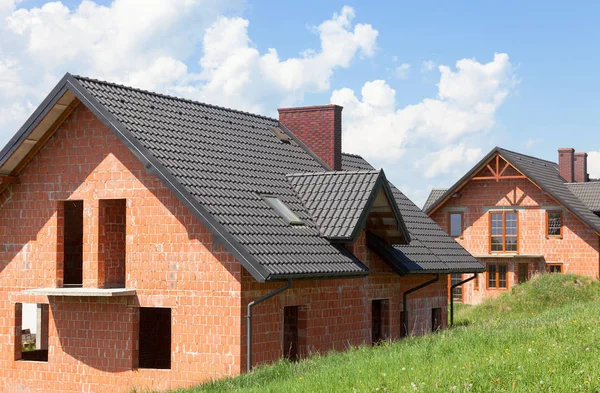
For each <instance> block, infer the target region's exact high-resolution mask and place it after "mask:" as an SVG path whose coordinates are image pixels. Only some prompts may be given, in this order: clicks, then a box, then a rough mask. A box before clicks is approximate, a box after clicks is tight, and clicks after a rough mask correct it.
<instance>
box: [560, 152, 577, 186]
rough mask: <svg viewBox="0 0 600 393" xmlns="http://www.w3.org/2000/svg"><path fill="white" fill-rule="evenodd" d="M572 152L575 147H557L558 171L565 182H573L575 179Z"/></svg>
mask: <svg viewBox="0 0 600 393" xmlns="http://www.w3.org/2000/svg"><path fill="white" fill-rule="evenodd" d="M574 154H575V149H572V148H562V149H558V173H559V174H560V175H561V176H562V177H563V178H564V179H565V180H566V181H567V183H573V181H574V179H575V170H574V167H573V161H574V160H573V158H574V157H573V156H574Z"/></svg>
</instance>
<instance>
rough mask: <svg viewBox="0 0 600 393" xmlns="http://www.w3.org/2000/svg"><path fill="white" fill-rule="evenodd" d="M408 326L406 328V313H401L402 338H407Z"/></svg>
mask: <svg viewBox="0 0 600 393" xmlns="http://www.w3.org/2000/svg"><path fill="white" fill-rule="evenodd" d="M407 328H408V326H404V311H400V338H403V337H406V331H407V330H408V329H407Z"/></svg>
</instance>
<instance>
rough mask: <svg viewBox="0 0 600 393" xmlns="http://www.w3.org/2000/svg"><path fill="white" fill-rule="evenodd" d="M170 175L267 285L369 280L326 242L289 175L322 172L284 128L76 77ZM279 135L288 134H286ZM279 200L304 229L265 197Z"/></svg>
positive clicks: (360, 266)
mask: <svg viewBox="0 0 600 393" xmlns="http://www.w3.org/2000/svg"><path fill="white" fill-rule="evenodd" d="M76 79H77V81H78V82H79V83H80V84H81V86H83V88H85V90H86V91H87V92H88V93H89V94H90V95H91V96H92V97H93V98H94V99H96V100H97V101H98V102H99V103H100V104H101V105H102V106H104V108H106V110H107V111H108V112H109V113H110V115H112V116H113V117H114V118H115V119H116V120H117V121H118V122H119V123H120V124H122V125H123V126H124V127H125V128H126V130H127V131H129V132H130V133H131V134H132V135H133V137H134V138H135V139H136V140H137V141H138V142H139V143H140V144H141V145H142V146H143V148H145V149H147V151H148V152H149V153H150V154H151V155H152V156H153V157H154V158H156V160H157V161H158V164H159V165H160V166H162V167H163V168H165V169H166V170H167V171H168V175H170V176H172V177H173V179H174V180H175V181H176V182H178V183H179V184H180V185H181V186H183V188H184V192H187V193H189V195H191V196H192V197H193V198H194V200H195V202H197V203H196V204H195V205H200V206H201V207H202V208H204V209H205V210H206V211H207V212H208V214H209V215H210V216H211V217H212V218H214V219H215V220H216V223H215V224H214V225H215V226H216V227H218V228H222V229H224V231H223V233H224V236H230V237H231V238H232V239H228V240H229V242H230V243H234V244H235V243H237V244H239V245H241V246H242V247H243V248H244V249H245V250H244V251H246V252H247V253H248V254H250V258H247V259H248V260H249V263H254V264H258V266H252V267H253V268H255V269H256V270H257V271H259V274H260V273H261V272H262V274H263V275H264V276H265V277H264V279H265V280H273V279H281V278H286V277H288V276H302V275H310V276H311V277H318V276H341V275H363V274H366V273H367V272H368V269H367V268H366V267H365V266H364V265H363V264H362V263H361V262H359V261H358V260H357V259H356V258H355V257H353V256H352V255H349V254H348V253H345V252H341V251H340V249H339V248H337V247H336V246H334V245H332V244H331V243H330V242H329V241H328V240H327V239H324V238H323V237H321V236H320V233H319V230H318V228H317V227H316V226H315V223H314V222H313V220H312V217H311V215H310V214H309V213H308V211H307V210H306V208H305V206H304V205H303V203H302V201H300V200H299V198H298V197H297V195H296V192H295V190H294V189H293V187H292V186H291V185H290V184H289V183H288V181H287V178H286V175H287V174H289V173H297V172H319V171H323V170H324V167H323V166H322V165H321V164H320V162H319V161H317V160H315V158H314V156H312V155H311V154H309V153H308V152H307V149H306V148H303V147H302V146H301V144H300V143H299V142H298V141H297V140H296V139H295V138H290V140H289V141H288V142H284V141H282V140H281V139H280V138H279V137H278V136H277V135H275V133H274V131H273V128H277V127H278V126H279V122H278V121H277V120H275V119H271V118H268V117H263V116H257V115H253V114H249V113H244V112H239V111H235V110H231V109H225V108H220V107H215V106H212V105H206V104H201V103H198V102H193V101H188V100H183V99H178V98H173V97H168V96H164V95H159V94H155V93H150V92H146V91H142V90H137V89H132V88H127V87H124V86H120V85H115V84H110V83H106V82H100V81H96V80H91V79H87V78H83V77H76ZM281 132H284V131H283V130H282V131H281ZM262 195H274V196H277V197H279V199H281V200H282V201H283V202H284V203H285V204H286V205H287V206H288V207H289V208H290V209H291V210H292V211H293V212H294V213H296V214H297V215H298V216H299V217H300V218H301V219H302V220H303V221H304V222H305V225H304V226H293V225H288V224H287V223H286V222H285V221H284V220H283V219H282V218H281V217H280V216H279V215H278V214H277V213H276V212H275V211H274V210H273V209H271V207H269V206H268V205H267V204H266V203H265V201H264V200H263V198H262Z"/></svg>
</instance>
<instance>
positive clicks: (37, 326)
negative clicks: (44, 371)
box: [15, 303, 49, 362]
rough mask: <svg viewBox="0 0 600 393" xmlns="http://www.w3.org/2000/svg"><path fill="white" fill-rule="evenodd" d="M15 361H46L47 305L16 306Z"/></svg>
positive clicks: (19, 304) (24, 304) (29, 304)
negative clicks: (16, 336)
mask: <svg viewBox="0 0 600 393" xmlns="http://www.w3.org/2000/svg"><path fill="white" fill-rule="evenodd" d="M15 317H16V323H15V326H16V334H17V335H18V338H17V340H16V344H17V345H18V346H17V347H16V348H15V360H27V361H31V362H47V361H48V328H49V321H48V318H49V307H48V305H47V304H35V303H22V304H21V303H18V304H17V305H16V312H15Z"/></svg>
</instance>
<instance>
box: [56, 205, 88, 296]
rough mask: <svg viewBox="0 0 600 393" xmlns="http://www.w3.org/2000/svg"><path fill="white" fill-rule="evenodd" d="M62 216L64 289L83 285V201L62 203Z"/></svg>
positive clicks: (60, 231) (60, 229)
mask: <svg viewBox="0 0 600 393" xmlns="http://www.w3.org/2000/svg"><path fill="white" fill-rule="evenodd" d="M62 204H63V205H62V213H63V215H64V219H63V227H62V228H59V232H58V233H59V234H60V233H62V244H63V257H64V264H63V266H64V273H63V274H64V281H63V286H65V287H81V286H82V284H83V201H64V202H62Z"/></svg>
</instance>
